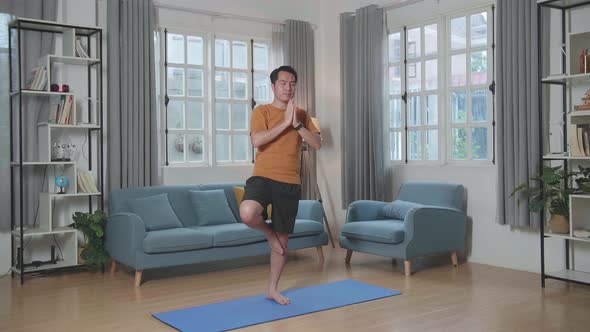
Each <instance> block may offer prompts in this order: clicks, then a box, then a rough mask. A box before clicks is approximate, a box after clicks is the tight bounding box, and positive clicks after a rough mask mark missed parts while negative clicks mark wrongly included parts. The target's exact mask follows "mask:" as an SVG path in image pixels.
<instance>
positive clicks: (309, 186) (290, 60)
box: [284, 20, 318, 199]
mask: <svg viewBox="0 0 590 332" xmlns="http://www.w3.org/2000/svg"><path fill="white" fill-rule="evenodd" d="M284 43H285V44H284V62H285V64H286V65H290V66H292V67H293V68H295V70H296V71H297V74H298V82H297V93H296V94H295V102H296V104H297V105H298V106H299V107H301V108H303V109H305V110H306V111H307V112H308V114H309V115H310V116H313V117H315V114H316V110H315V63H314V46H313V29H312V27H311V25H310V24H309V23H308V22H302V21H295V20H287V22H286V24H285V32H284ZM302 162H303V163H302V165H303V167H302V168H301V197H302V198H303V199H317V198H318V193H317V191H316V184H317V182H316V181H317V179H316V158H315V151H313V149H311V148H309V149H306V151H304V153H303V160H302Z"/></svg>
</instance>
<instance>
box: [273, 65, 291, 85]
mask: <svg viewBox="0 0 590 332" xmlns="http://www.w3.org/2000/svg"><path fill="white" fill-rule="evenodd" d="M281 71H286V72H287V73H291V74H293V76H295V82H297V72H296V71H295V69H293V67H291V66H280V67H279V68H277V69H275V70H273V71H272V73H270V83H272V84H273V85H274V84H275V82H276V81H277V79H278V78H279V72H281Z"/></svg>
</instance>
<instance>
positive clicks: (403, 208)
mask: <svg viewBox="0 0 590 332" xmlns="http://www.w3.org/2000/svg"><path fill="white" fill-rule="evenodd" d="M421 206H423V205H422V204H418V203H413V202H407V201H402V200H399V199H398V200H395V201H393V202H391V203H389V204H387V205H385V206H384V207H383V215H384V216H386V217H387V218H391V219H398V220H405V219H406V215H407V214H408V212H410V210H412V209H414V208H419V207H421Z"/></svg>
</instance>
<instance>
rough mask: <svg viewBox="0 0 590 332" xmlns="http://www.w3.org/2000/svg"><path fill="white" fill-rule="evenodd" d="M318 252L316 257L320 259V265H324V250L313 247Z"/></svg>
mask: <svg viewBox="0 0 590 332" xmlns="http://www.w3.org/2000/svg"><path fill="white" fill-rule="evenodd" d="M315 248H316V250H317V252H318V257H319V259H320V265H324V250H323V249H322V247H321V246H318V247H315Z"/></svg>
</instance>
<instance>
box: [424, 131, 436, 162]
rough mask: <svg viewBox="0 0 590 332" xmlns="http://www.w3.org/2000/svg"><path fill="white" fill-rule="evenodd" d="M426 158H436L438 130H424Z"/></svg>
mask: <svg viewBox="0 0 590 332" xmlns="http://www.w3.org/2000/svg"><path fill="white" fill-rule="evenodd" d="M425 149H426V151H425V152H426V160H438V130H436V129H432V130H427V131H426V147H425Z"/></svg>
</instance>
